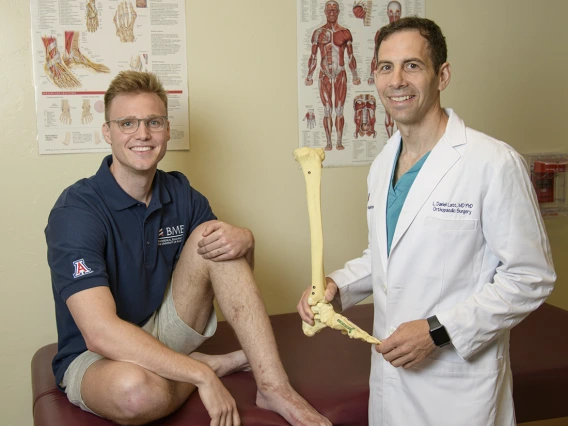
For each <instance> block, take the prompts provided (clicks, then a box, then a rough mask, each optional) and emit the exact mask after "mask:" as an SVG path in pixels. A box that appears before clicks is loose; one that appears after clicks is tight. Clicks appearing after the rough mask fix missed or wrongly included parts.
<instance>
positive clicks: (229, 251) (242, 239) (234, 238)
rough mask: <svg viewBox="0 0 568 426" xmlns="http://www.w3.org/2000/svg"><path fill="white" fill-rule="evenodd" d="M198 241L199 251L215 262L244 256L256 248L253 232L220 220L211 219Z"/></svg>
mask: <svg viewBox="0 0 568 426" xmlns="http://www.w3.org/2000/svg"><path fill="white" fill-rule="evenodd" d="M202 236H203V239H201V240H200V241H199V242H198V243H197V247H198V248H197V253H198V254H200V255H201V256H203V257H204V258H205V259H210V260H212V261H214V262H220V261H223V260H232V259H237V258H239V257H242V256H244V255H246V254H247V252H248V251H249V250H251V249H252V248H254V237H253V235H252V232H251V231H250V230H249V229H246V228H238V227H236V226H232V225H229V224H228V223H225V222H221V221H218V220H215V221H211V222H210V223H208V224H207V226H206V227H205V231H203V234H202Z"/></svg>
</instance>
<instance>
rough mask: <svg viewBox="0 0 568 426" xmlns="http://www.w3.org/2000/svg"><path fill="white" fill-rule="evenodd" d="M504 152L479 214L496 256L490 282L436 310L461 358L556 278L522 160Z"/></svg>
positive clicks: (526, 308) (516, 318)
mask: <svg viewBox="0 0 568 426" xmlns="http://www.w3.org/2000/svg"><path fill="white" fill-rule="evenodd" d="M507 155H508V157H507V159H506V160H505V161H503V162H502V164H500V165H499V167H500V169H499V170H498V171H497V172H496V173H495V176H494V178H493V179H492V181H491V182H492V183H491V185H490V186H489V188H488V191H487V194H486V196H485V199H484V202H483V212H482V218H481V222H482V226H483V235H484V237H485V240H486V242H487V245H488V248H489V250H490V251H491V253H493V254H494V255H495V256H496V257H497V258H498V259H499V261H500V262H499V266H498V267H497V270H496V273H495V275H494V278H493V282H488V283H486V284H485V285H484V286H483V288H482V290H481V291H480V292H479V293H476V294H474V295H472V296H471V297H469V298H468V299H466V300H464V301H463V302H461V303H459V304H457V305H456V306H454V307H453V308H452V309H449V310H446V311H443V312H438V313H436V316H437V317H438V320H439V321H440V323H441V324H442V325H444V326H445V327H446V330H447V331H448V334H449V335H450V337H451V339H452V343H453V345H454V347H455V348H456V351H457V352H458V354H459V355H460V356H461V357H463V358H464V359H467V358H469V357H471V356H472V355H474V354H475V353H477V352H478V351H480V350H482V349H483V348H484V347H485V346H486V345H487V344H488V343H489V342H491V341H492V340H493V339H494V338H495V337H496V336H498V335H499V334H500V333H501V332H502V331H503V330H507V329H511V328H513V327H514V326H515V325H517V324H518V323H519V322H521V321H522V320H523V319H524V318H525V317H526V316H527V315H528V314H529V313H530V312H532V311H533V310H535V309H536V308H538V307H539V306H540V305H541V304H542V303H543V302H544V300H545V299H546V297H548V295H549V294H550V293H551V292H552V288H553V284H554V281H555V280H556V274H555V272H554V266H553V263H552V256H551V252H550V246H549V242H548V238H547V235H546V230H545V228H544V223H543V220H542V217H541V214H540V211H539V207H538V203H537V201H536V196H535V194H534V190H533V187H532V184H531V182H530V179H529V176H528V173H527V170H526V164H525V163H524V161H523V160H522V158H521V156H520V155H519V154H518V153H516V152H513V151H511V152H509V153H508V154H507Z"/></svg>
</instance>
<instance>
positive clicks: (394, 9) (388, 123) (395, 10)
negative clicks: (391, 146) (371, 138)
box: [367, 1, 402, 138]
mask: <svg viewBox="0 0 568 426" xmlns="http://www.w3.org/2000/svg"><path fill="white" fill-rule="evenodd" d="M401 15H402V6H401V4H400V3H399V2H398V1H391V2H389V4H388V5H387V16H388V18H389V24H390V23H393V22H395V21H398V20H399V19H400V17H401ZM380 33H381V30H379V31H377V33H376V34H375V46H376V45H377V41H378V39H379V34H380ZM376 69H377V57H376V55H375V49H373V59H371V72H370V73H369V79H368V80H367V83H369V85H372V84H375V71H376ZM385 130H386V131H387V136H388V137H389V138H390V137H391V136H392V135H393V133H394V120H393V119H392V117H391V116H390V114H389V113H388V112H386V111H385Z"/></svg>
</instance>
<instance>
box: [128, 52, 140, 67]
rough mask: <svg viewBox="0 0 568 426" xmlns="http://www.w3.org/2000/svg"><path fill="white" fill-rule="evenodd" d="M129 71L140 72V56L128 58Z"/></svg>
mask: <svg viewBox="0 0 568 426" xmlns="http://www.w3.org/2000/svg"><path fill="white" fill-rule="evenodd" d="M130 69H131V70H132V71H142V60H141V59H140V55H136V54H134V55H132V57H131V58H130Z"/></svg>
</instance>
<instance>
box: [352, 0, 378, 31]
mask: <svg viewBox="0 0 568 426" xmlns="http://www.w3.org/2000/svg"><path fill="white" fill-rule="evenodd" d="M372 8H373V2H372V1H371V0H359V1H355V2H354V3H353V15H355V17H356V18H359V19H362V20H363V25H364V26H366V27H368V26H370V25H371V10H372Z"/></svg>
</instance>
